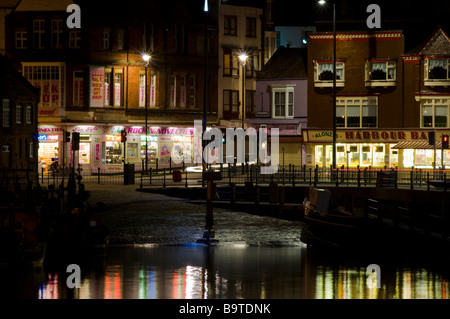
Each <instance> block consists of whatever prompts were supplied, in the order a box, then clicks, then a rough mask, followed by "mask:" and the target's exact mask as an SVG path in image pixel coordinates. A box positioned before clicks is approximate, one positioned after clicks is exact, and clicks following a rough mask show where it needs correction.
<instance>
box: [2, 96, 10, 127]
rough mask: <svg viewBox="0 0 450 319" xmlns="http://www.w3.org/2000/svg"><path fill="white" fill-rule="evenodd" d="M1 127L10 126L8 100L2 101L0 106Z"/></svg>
mask: <svg viewBox="0 0 450 319" xmlns="http://www.w3.org/2000/svg"><path fill="white" fill-rule="evenodd" d="M2 115H3V127H10V126H11V110H10V108H9V100H7V99H4V100H3V104H2Z"/></svg>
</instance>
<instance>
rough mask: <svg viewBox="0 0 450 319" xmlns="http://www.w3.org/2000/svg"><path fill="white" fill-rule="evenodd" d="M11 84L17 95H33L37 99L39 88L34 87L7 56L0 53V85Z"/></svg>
mask: <svg viewBox="0 0 450 319" xmlns="http://www.w3.org/2000/svg"><path fill="white" fill-rule="evenodd" d="M11 84H12V85H13V87H14V88H15V90H16V93H17V95H18V96H34V98H36V99H39V96H40V93H39V92H40V90H39V89H38V88H35V87H34V86H33V85H32V84H31V83H30V82H28V80H27V79H25V78H24V77H23V76H22V75H21V74H20V73H19V72H18V71H17V70H16V68H15V67H14V66H13V65H12V64H11V62H10V61H9V59H8V57H7V56H5V55H1V54H0V87H7V86H8V85H11Z"/></svg>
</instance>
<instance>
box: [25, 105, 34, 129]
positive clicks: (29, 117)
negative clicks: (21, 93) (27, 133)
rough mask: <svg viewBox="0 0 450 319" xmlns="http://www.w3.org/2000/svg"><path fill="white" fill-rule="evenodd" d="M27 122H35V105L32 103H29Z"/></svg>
mask: <svg viewBox="0 0 450 319" xmlns="http://www.w3.org/2000/svg"><path fill="white" fill-rule="evenodd" d="M26 123H27V124H33V107H32V106H31V105H27V113H26Z"/></svg>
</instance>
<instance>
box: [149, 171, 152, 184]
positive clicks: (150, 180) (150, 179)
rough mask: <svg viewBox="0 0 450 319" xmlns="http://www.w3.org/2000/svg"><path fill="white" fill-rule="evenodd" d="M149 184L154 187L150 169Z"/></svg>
mask: <svg viewBox="0 0 450 319" xmlns="http://www.w3.org/2000/svg"><path fill="white" fill-rule="evenodd" d="M148 180H149V184H150V185H152V168H151V167H150V172H149V178H148Z"/></svg>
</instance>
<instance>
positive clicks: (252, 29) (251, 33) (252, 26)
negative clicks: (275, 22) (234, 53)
mask: <svg viewBox="0 0 450 319" xmlns="http://www.w3.org/2000/svg"><path fill="white" fill-rule="evenodd" d="M257 29H258V22H257V20H256V18H254V17H246V19H245V37H247V38H256V34H257Z"/></svg>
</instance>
